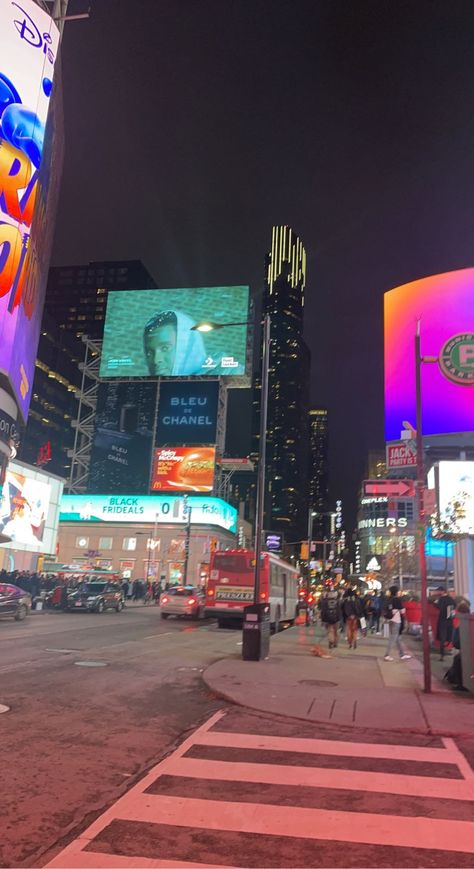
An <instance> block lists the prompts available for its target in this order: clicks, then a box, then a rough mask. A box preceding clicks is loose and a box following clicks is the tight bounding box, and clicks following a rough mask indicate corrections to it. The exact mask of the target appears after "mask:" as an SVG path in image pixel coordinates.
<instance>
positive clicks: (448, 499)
mask: <svg viewBox="0 0 474 869" xmlns="http://www.w3.org/2000/svg"><path fill="white" fill-rule="evenodd" d="M438 487H439V504H438V507H439V528H440V530H441V531H443V532H446V533H448V534H455V535H457V534H474V462H440V463H439V465H438Z"/></svg>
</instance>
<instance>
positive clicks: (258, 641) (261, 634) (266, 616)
mask: <svg viewBox="0 0 474 869" xmlns="http://www.w3.org/2000/svg"><path fill="white" fill-rule="evenodd" d="M269 652H270V607H269V605H268V604H267V603H257V604H253V605H252V606H248V607H246V609H245V611H244V625H243V634H242V658H243V660H244V661H262V660H263V659H264V658H268V655H269Z"/></svg>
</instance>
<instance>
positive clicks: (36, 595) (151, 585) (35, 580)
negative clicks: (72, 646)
mask: <svg viewBox="0 0 474 869" xmlns="http://www.w3.org/2000/svg"><path fill="white" fill-rule="evenodd" d="M105 578H106V577H105V576H101V577H97V576H94V575H92V574H91V575H90V576H82V575H79V574H78V575H72V574H71V575H66V576H59V575H58V574H54V573H37V572H31V571H28V570H13V571H10V572H9V571H6V570H0V583H9V584H11V585H16V586H18V588H22V589H23V590H24V591H27V592H28V594H30V595H31V599H32V601H33V602H34V601H35V600H36V599H41V598H47V601H48V603H51V604H52V606H59V605H60V602H61V600H64V599H65V594H64V593H63V594H61V592H62V591H63V590H64V592H65V593H67V591H68V590H69V591H71V590H73V589H76V588H77V587H78V586H79V585H81V584H82V583H84V582H90V581H95V582H98V581H101V580H103V579H105ZM119 585H120V587H121V589H122V594H123V599H124V601H127V600H128V601H141V602H142V603H144V604H147V603H151V602H153V603H156V604H158V603H159V602H160V597H161V594H162V592H163V591H165V590H167V589H168V587H169V585H168V584H166V585H162V584H161V583H160V582H157V581H154V582H146V580H145V579H135V580H133V582H132V581H129V580H127V579H124V580H122V581H121V582H120V583H119Z"/></svg>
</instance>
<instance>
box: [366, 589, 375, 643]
mask: <svg viewBox="0 0 474 869" xmlns="http://www.w3.org/2000/svg"><path fill="white" fill-rule="evenodd" d="M364 616H365V618H366V619H367V633H368V632H369V631H370V633H371V634H373V633H375V607H374V598H373V595H371V594H369V595H368V596H367V597H366V598H365V600H364Z"/></svg>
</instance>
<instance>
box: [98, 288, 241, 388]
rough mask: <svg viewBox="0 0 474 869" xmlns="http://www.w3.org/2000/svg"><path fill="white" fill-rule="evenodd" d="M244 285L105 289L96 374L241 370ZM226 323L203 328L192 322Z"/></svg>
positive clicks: (160, 374)
mask: <svg viewBox="0 0 474 869" xmlns="http://www.w3.org/2000/svg"><path fill="white" fill-rule="evenodd" d="M248 312H249V288H248V287H196V288H194V289H177V290H128V291H127V290H121V291H120V290H118V291H116V292H111V293H109V294H108V299H107V313H106V318H105V326H104V341H103V344H102V359H101V363H100V376H101V377H191V376H193V375H196V376H197V375H198V376H200V377H202V376H209V377H221V376H226V377H229V376H235V375H242V374H245V365H246V353H247V320H248V315H249V313H248ZM203 322H207V323H209V322H211V323H215V324H216V325H217V324H225V323H234V324H235V323H237V324H239V323H241V324H243V325H229V326H226V327H225V328H223V329H213V330H212V331H208V332H206V333H202V332H198V331H195V330H193V327H194V326H196V324H198V323H203Z"/></svg>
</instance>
